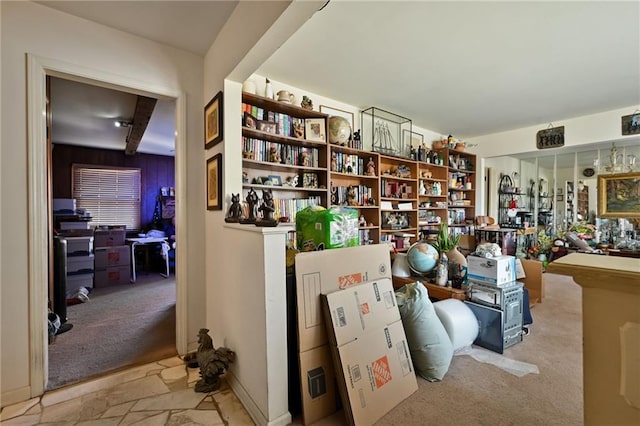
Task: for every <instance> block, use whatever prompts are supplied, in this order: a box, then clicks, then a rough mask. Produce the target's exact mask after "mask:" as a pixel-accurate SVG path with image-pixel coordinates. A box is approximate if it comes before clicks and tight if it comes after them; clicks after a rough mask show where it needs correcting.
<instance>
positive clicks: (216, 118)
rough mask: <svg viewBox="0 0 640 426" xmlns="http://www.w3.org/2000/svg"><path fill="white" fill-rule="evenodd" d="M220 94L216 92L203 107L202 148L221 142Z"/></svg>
mask: <svg viewBox="0 0 640 426" xmlns="http://www.w3.org/2000/svg"><path fill="white" fill-rule="evenodd" d="M222 101H223V99H222V92H218V94H217V95H216V96H214V98H213V99H211V100H210V101H209V103H208V104H207V106H206V107H204V148H205V149H209V148H211V147H212V146H214V145H215V144H217V143H218V142H220V141H222Z"/></svg>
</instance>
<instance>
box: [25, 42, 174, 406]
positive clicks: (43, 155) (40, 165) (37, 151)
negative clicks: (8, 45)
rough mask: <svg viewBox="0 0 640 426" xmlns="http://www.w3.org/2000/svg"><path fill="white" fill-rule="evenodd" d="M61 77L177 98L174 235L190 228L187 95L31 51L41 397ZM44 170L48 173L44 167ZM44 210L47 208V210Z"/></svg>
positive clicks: (31, 212) (33, 351)
mask: <svg viewBox="0 0 640 426" xmlns="http://www.w3.org/2000/svg"><path fill="white" fill-rule="evenodd" d="M47 76H53V77H62V78H65V79H69V80H74V81H78V82H84V83H90V84H94V85H98V86H102V87H106V88H111V89H116V90H124V91H127V92H130V93H135V94H139V95H146V96H149V95H151V96H159V97H165V98H173V99H175V101H176V111H175V114H176V117H175V122H176V142H175V144H176V145H175V178H176V182H175V184H176V237H178V238H179V235H182V233H183V230H185V229H186V220H185V219H186V201H185V200H186V197H185V195H186V189H187V188H186V170H187V168H186V158H187V143H186V123H187V120H186V94H185V93H184V92H183V91H177V90H174V89H171V88H167V87H163V86H152V85H149V84H147V83H144V82H142V81H141V80H136V79H133V78H129V77H124V76H121V75H117V74H111V73H108V72H104V71H101V70H98V69H92V68H87V67H85V66H82V65H78V64H73V63H67V62H63V61H59V60H56V59H50V58H46V57H42V56H38V55H33V54H27V149H28V152H27V163H28V164H27V172H28V186H27V190H28V196H27V199H28V202H29V205H28V209H27V214H28V219H27V221H28V229H29V235H28V255H29V261H28V277H29V284H28V286H29V348H30V356H29V359H30V365H29V367H30V388H31V397H32V398H33V397H36V396H39V395H42V394H43V393H44V391H45V389H46V385H47V381H48V368H49V356H48V350H47V347H48V335H47V334H48V333H47V326H46V321H47V301H48V296H47V293H48V283H49V255H48V249H49V248H48V243H47V242H48V241H49V235H48V233H49V215H50V214H51V213H50V212H49V211H48V197H49V191H48V180H49V176H50V173H51V170H49V167H48V162H47V153H48V143H47V137H46V136H47V134H46V132H47V122H46V119H47V117H46V102H47V98H46V77H47ZM43 170H46V173H43V172H42V171H43ZM43 212H47V213H46V214H43ZM186 252H187V247H186V244H178V245H177V248H176V260H177V261H181V260H182V259H186ZM186 283H187V280H186V269H185V268H176V349H177V351H178V353H181V354H184V353H186V351H187V309H186V301H187V288H186Z"/></svg>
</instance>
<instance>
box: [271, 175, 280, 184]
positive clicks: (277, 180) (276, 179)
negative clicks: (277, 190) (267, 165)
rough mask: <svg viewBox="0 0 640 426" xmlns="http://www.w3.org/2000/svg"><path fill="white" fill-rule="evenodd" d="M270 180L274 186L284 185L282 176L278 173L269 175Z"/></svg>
mask: <svg viewBox="0 0 640 426" xmlns="http://www.w3.org/2000/svg"><path fill="white" fill-rule="evenodd" d="M269 182H271V185H273V186H282V178H281V177H280V176H278V175H269Z"/></svg>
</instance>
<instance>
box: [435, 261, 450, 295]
mask: <svg viewBox="0 0 640 426" xmlns="http://www.w3.org/2000/svg"><path fill="white" fill-rule="evenodd" d="M447 265H448V259H447V254H446V253H441V254H440V259H439V260H438V265H437V266H436V284H437V285H439V286H442V287H444V286H446V285H447V281H448V280H449V270H448V266H447Z"/></svg>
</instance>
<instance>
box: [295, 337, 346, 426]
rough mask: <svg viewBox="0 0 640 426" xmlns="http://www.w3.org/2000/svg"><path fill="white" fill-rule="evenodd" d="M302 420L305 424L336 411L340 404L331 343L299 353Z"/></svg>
mask: <svg viewBox="0 0 640 426" xmlns="http://www.w3.org/2000/svg"><path fill="white" fill-rule="evenodd" d="M299 360H300V376H301V380H300V389H299V391H300V394H301V395H302V408H303V410H302V421H303V422H304V424H305V425H308V424H312V423H315V422H317V421H318V420H320V419H322V418H324V417H326V416H329V415H331V414H332V413H335V412H336V411H337V410H338V409H339V406H340V398H339V396H338V389H337V383H336V375H335V370H334V368H333V360H332V358H331V350H330V349H329V345H328V344H327V345H322V346H319V347H317V348H314V349H310V350H308V351H305V352H302V353H300V354H299Z"/></svg>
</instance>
